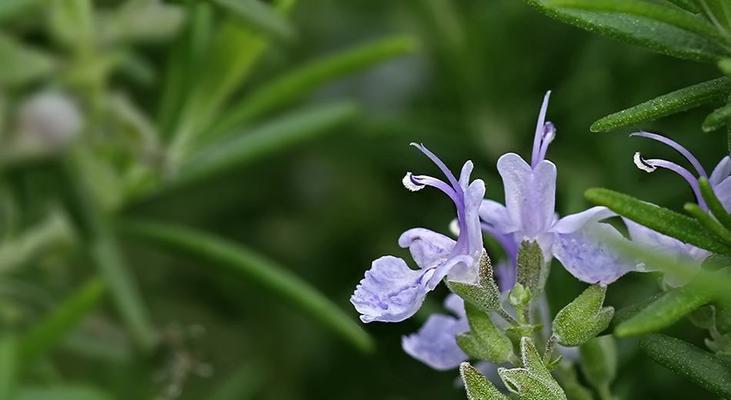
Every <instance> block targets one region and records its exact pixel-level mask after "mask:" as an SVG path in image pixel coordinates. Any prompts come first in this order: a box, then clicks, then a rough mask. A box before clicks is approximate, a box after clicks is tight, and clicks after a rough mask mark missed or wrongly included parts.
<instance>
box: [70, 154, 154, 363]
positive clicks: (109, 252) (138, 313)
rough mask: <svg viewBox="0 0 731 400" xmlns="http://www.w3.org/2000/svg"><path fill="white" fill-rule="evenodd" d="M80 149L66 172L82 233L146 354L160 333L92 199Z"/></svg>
mask: <svg viewBox="0 0 731 400" xmlns="http://www.w3.org/2000/svg"><path fill="white" fill-rule="evenodd" d="M79 150H80V149H75V151H72V152H70V153H69V156H68V157H67V160H66V164H65V172H66V175H67V179H69V181H70V183H71V186H72V190H73V202H74V206H75V207H76V208H77V211H78V212H79V214H80V218H81V222H82V224H83V226H82V227H81V229H82V231H83V232H82V233H84V234H85V236H86V237H85V239H86V240H87V242H88V243H87V248H88V252H89V256H90V258H91V260H92V261H93V263H94V264H96V266H97V268H98V269H99V273H100V275H101V277H102V279H103V280H104V281H105V283H106V284H107V286H108V288H109V292H110V293H111V296H112V300H113V301H114V303H115V305H116V306H117V309H118V311H119V313H120V314H121V317H122V319H123V320H124V322H125V324H126V325H127V329H129V332H130V334H131V335H132V339H133V340H134V341H135V342H136V344H137V345H138V346H139V347H140V348H142V349H143V350H146V351H147V350H150V349H152V347H154V346H155V344H156V342H157V339H158V338H157V332H156V330H155V327H154V326H153V324H152V321H151V319H150V316H149V313H148V310H147V308H146V307H145V304H144V302H143V300H142V297H141V295H140V291H139V288H138V287H137V284H136V282H135V280H134V278H133V277H132V275H131V274H130V271H129V269H128V268H127V266H126V265H125V262H124V259H123V257H122V254H121V251H120V249H119V246H118V244H117V240H116V238H115V236H114V233H113V231H112V229H111V227H110V225H109V222H108V221H107V217H106V216H105V215H103V214H102V211H101V210H99V209H98V206H97V204H96V202H95V201H94V199H93V197H92V191H91V189H90V182H88V181H87V180H86V179H85V176H84V173H83V170H82V169H81V164H80V163H79V162H78V154H77V153H76V152H77V151H79Z"/></svg>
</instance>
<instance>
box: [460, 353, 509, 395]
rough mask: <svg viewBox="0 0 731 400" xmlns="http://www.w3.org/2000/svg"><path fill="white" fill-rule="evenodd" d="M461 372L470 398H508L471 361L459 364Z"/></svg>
mask: <svg viewBox="0 0 731 400" xmlns="http://www.w3.org/2000/svg"><path fill="white" fill-rule="evenodd" d="M459 373H460V375H461V376H462V382H463V383H464V387H465V390H466V391H467V399H468V400H508V397H507V396H505V395H504V394H502V393H500V391H499V390H497V389H496V388H495V386H494V385H493V384H492V382H490V381H489V380H488V379H487V378H485V377H484V376H483V375H482V374H481V373H480V371H478V370H477V369H475V367H473V366H471V365H470V364H469V363H466V362H465V363H462V365H460V366H459Z"/></svg>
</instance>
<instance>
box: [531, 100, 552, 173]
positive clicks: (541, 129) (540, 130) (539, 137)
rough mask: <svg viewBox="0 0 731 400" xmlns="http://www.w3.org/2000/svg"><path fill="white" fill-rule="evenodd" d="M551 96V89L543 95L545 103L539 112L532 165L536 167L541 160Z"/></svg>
mask: <svg viewBox="0 0 731 400" xmlns="http://www.w3.org/2000/svg"><path fill="white" fill-rule="evenodd" d="M550 98H551V91H550V90H549V91H548V92H546V95H545V96H543V104H542V105H541V111H540V112H539V113H538V122H536V134H535V136H534V138H533V154H532V155H531V166H532V167H533V168H535V166H536V165H538V163H539V162H540V161H541V159H540V158H539V157H540V153H541V145H542V142H543V138H544V136H545V124H546V112H547V111H548V100H549V99H550Z"/></svg>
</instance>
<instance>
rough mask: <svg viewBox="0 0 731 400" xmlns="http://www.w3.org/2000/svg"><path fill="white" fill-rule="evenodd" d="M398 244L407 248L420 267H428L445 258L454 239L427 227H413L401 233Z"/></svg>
mask: <svg viewBox="0 0 731 400" xmlns="http://www.w3.org/2000/svg"><path fill="white" fill-rule="evenodd" d="M398 244H399V246H401V247H403V248H408V249H409V251H410V252H411V256H412V257H413V258H414V261H416V264H417V265H418V266H419V267H420V268H428V267H431V266H434V264H435V263H437V262H438V261H443V260H444V259H445V258H447V257H448V256H449V254H450V253H451V252H452V248H453V247H454V244H455V241H454V240H453V239H451V238H449V237H447V236H444V235H442V234H441V233H437V232H434V231H432V230H429V229H425V228H413V229H409V230H408V231H406V232H404V233H402V234H401V237H399V240H398Z"/></svg>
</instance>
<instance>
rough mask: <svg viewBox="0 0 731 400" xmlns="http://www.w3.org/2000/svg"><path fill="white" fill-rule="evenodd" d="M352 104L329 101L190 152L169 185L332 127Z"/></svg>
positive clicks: (348, 114) (217, 170)
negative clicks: (188, 158) (330, 102)
mask: <svg viewBox="0 0 731 400" xmlns="http://www.w3.org/2000/svg"><path fill="white" fill-rule="evenodd" d="M356 112H357V108H356V107H355V105H353V104H352V103H332V104H325V105H318V106H313V107H309V108H307V109H304V110H300V111H297V112H292V113H290V114H288V115H285V116H283V117H280V118H277V119H275V120H274V121H272V122H269V123H266V124H264V125H262V126H259V127H255V128H253V129H252V130H251V131H249V132H245V133H242V134H240V135H238V136H236V137H231V138H224V139H223V140H221V141H218V142H215V143H213V144H211V145H210V146H208V147H206V148H204V149H202V150H201V151H199V152H198V153H196V154H193V155H191V157H190V160H189V161H188V162H186V163H185V164H184V165H182V166H181V168H180V172H179V173H178V175H177V176H176V177H175V179H174V180H173V182H172V183H171V186H174V187H178V186H183V185H188V184H191V183H195V182H198V181H201V180H203V179H206V178H209V177H211V176H213V175H216V174H220V173H223V172H225V171H228V170H231V169H233V168H236V167H240V166H241V165H244V164H246V163H248V162H251V161H253V160H256V159H259V158H261V157H264V156H267V155H270V154H272V153H275V152H277V151H280V150H283V149H286V148H289V147H291V146H293V145H295V144H297V143H300V142H303V141H305V140H309V139H312V138H314V137H316V136H318V135H321V134H324V133H326V132H329V131H331V130H332V128H334V127H336V126H338V125H340V124H342V123H344V122H345V121H348V120H350V119H351V118H353V117H354V116H355V115H356Z"/></svg>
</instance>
